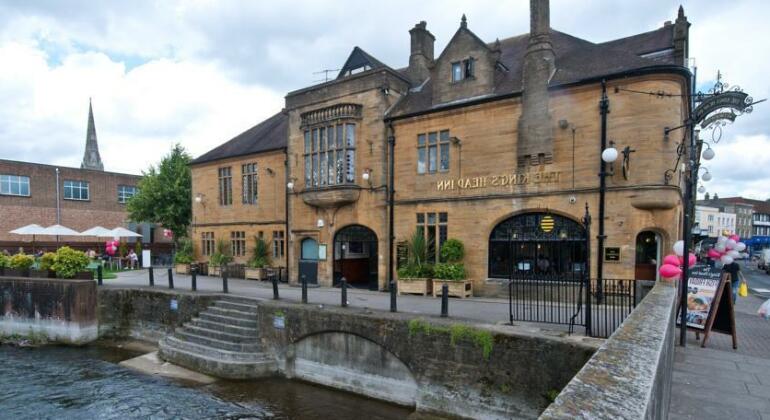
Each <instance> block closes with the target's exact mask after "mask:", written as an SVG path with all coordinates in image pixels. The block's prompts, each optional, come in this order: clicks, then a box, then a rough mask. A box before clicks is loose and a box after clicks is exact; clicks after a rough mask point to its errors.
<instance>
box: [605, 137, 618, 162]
mask: <svg viewBox="0 0 770 420" xmlns="http://www.w3.org/2000/svg"><path fill="white" fill-rule="evenodd" d="M602 160H603V161H604V162H606V163H612V162H615V161H616V160H618V149H616V148H615V142H614V141H612V140H610V147H608V148H606V149H604V151H603V152H602Z"/></svg>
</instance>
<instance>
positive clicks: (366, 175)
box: [361, 169, 371, 181]
mask: <svg viewBox="0 0 770 420" xmlns="http://www.w3.org/2000/svg"><path fill="white" fill-rule="evenodd" d="M370 176H371V175H370V171H369V170H368V169H367V170H365V171H364V173H363V174H361V178H363V179H364V181H369V177H370Z"/></svg>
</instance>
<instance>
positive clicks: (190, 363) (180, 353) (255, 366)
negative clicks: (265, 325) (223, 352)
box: [158, 344, 278, 379]
mask: <svg viewBox="0 0 770 420" xmlns="http://www.w3.org/2000/svg"><path fill="white" fill-rule="evenodd" d="M158 355H159V356H160V358H161V359H163V360H167V361H170V362H172V363H174V364H177V365H179V366H183V367H186V368H188V369H192V370H194V371H197V372H203V373H206V374H208V375H211V376H215V377H219V378H228V379H257V378H264V377H269V376H273V375H274V374H275V373H276V372H277V371H278V364H277V363H276V361H275V360H269V359H268V360H258V361H231V360H220V359H215V358H211V357H207V356H205V355H200V354H197V353H194V352H190V351H187V350H184V349H179V348H176V347H172V346H168V345H165V344H163V345H161V346H160V348H159V350H158ZM215 366H218V368H216V367H215ZM260 370H261V371H263V373H262V374H255V373H254V372H256V371H260Z"/></svg>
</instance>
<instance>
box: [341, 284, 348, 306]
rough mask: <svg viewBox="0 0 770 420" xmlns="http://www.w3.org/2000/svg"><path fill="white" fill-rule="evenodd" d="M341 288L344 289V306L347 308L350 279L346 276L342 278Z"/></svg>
mask: <svg viewBox="0 0 770 420" xmlns="http://www.w3.org/2000/svg"><path fill="white" fill-rule="evenodd" d="M340 290H341V291H342V302H341V304H342V307H343V308H345V307H347V306H348V281H347V280H345V277H343V278H342V280H340Z"/></svg>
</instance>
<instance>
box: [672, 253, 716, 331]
mask: <svg viewBox="0 0 770 420" xmlns="http://www.w3.org/2000/svg"><path fill="white" fill-rule="evenodd" d="M721 279H722V275H721V273H720V272H719V270H715V269H713V268H711V267H709V266H707V265H696V266H694V267H693V268H692V270H691V272H690V278H689V279H688V282H687V326H688V327H690V328H695V329H700V330H703V329H705V328H706V322H707V321H708V318H709V315H710V314H711V308H712V306H713V303H714V302H715V299H714V298H715V297H716V293H717V289H718V288H719V282H720V281H721ZM677 319H678V318H677Z"/></svg>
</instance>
